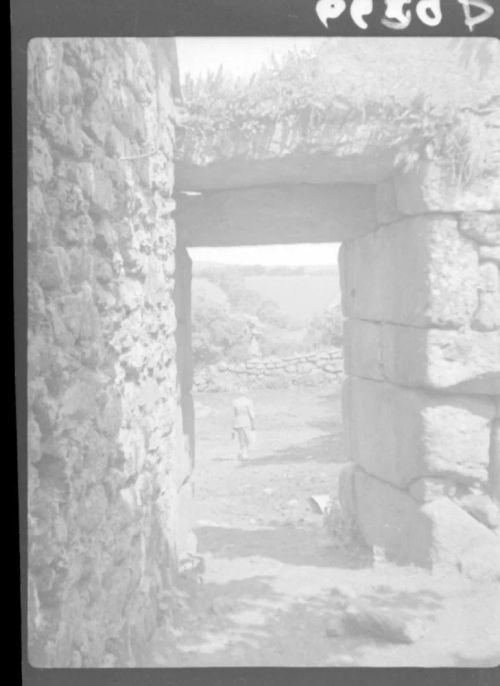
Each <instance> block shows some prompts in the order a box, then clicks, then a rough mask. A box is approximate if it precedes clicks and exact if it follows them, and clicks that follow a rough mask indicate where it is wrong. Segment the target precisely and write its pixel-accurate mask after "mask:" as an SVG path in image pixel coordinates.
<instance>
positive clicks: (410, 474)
mask: <svg viewBox="0 0 500 686" xmlns="http://www.w3.org/2000/svg"><path fill="white" fill-rule="evenodd" d="M348 385H349V390H348V392H347V393H346V395H345V402H346V403H347V407H346V408H345V410H344V414H345V413H348V414H349V438H350V453H351V459H352V460H354V462H355V463H356V464H358V465H359V466H360V467H362V468H363V469H364V470H365V471H366V472H368V473H369V474H372V475H374V476H377V477H378V478H380V479H383V480H385V481H387V482H389V483H392V484H394V485H395V486H399V487H407V486H409V484H411V482H412V481H414V480H416V479H418V478H421V477H424V476H453V478H454V479H455V480H459V481H464V482H466V483H468V482H474V481H478V482H483V483H484V482H486V481H487V479H488V462H489V450H490V425H491V420H492V419H493V416H494V412H495V410H494V403H493V401H492V400H488V399H486V398H483V397H481V398H479V397H477V398H472V397H467V396H460V395H451V394H450V395H444V394H442V395H438V394H435V393H427V392H423V391H416V390H409V389H404V388H400V387H397V386H393V385H392V384H388V383H383V382H376V381H368V380H365V379H357V378H351V379H350V380H349V384H348Z"/></svg>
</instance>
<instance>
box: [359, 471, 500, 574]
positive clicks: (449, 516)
mask: <svg viewBox="0 0 500 686" xmlns="http://www.w3.org/2000/svg"><path fill="white" fill-rule="evenodd" d="M355 479H356V507H357V513H358V524H359V526H360V529H361V532H362V534H363V536H364V538H365V540H366V541H367V543H368V544H369V545H372V546H378V547H381V548H382V549H384V551H385V553H386V555H387V557H388V559H392V560H394V561H396V562H398V563H402V564H406V563H414V564H417V565H420V566H424V567H432V568H441V569H446V568H447V569H450V570H453V569H458V568H459V566H460V564H461V561H462V560H465V555H466V554H467V553H468V551H469V550H470V549H471V547H472V546H475V545H478V546H479V545H480V546H483V545H484V546H487V547H492V548H494V547H495V546H496V542H497V536H496V535H495V534H494V533H493V532H492V531H490V530H489V529H488V528H487V527H485V526H484V525H483V524H481V523H480V522H478V521H477V520H475V519H474V518H472V517H470V516H469V515H468V514H467V513H466V512H465V511H464V510H462V509H461V508H460V507H459V506H458V505H456V504H454V503H453V502H452V501H451V500H449V499H448V498H445V497H443V498H438V499H436V500H433V501H432V502H428V503H426V504H424V505H419V504H418V503H416V502H415V500H414V499H413V498H412V497H411V496H410V495H409V494H408V493H407V492H405V491H402V490H400V489H398V488H395V487H394V486H391V485H390V484H388V483H385V482H383V481H381V480H379V479H376V478H374V477H372V476H369V475H368V474H366V472H364V471H362V470H359V469H358V470H357V471H356V477H355Z"/></svg>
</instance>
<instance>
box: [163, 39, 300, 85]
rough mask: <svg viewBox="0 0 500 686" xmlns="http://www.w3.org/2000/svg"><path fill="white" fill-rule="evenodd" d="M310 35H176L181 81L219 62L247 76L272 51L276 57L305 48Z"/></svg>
mask: <svg viewBox="0 0 500 686" xmlns="http://www.w3.org/2000/svg"><path fill="white" fill-rule="evenodd" d="M311 40H313V39H311V38H288V37H280V38H277V37H275V38H260V37H259V38H257V37H255V38H252V37H250V38H248V37H245V38H241V37H225V38H221V37H218V36H213V37H211V38H180V37H178V38H176V40H175V43H176V46H177V57H178V61H179V72H180V77H181V81H183V80H184V77H185V75H186V74H188V73H189V74H191V75H192V76H198V75H202V74H204V73H205V72H207V71H217V70H218V69H219V67H220V66H221V65H223V67H224V70H225V71H227V72H229V73H230V74H234V75H241V76H248V75H250V74H251V73H252V72H254V71H256V70H257V69H258V68H259V67H260V66H261V65H262V64H263V63H264V62H267V61H268V59H269V58H270V57H271V55H272V54H273V53H274V54H275V55H276V57H279V56H281V55H283V54H285V53H286V52H288V51H289V50H291V49H294V48H299V49H300V48H306V47H307V46H308V45H310V43H311Z"/></svg>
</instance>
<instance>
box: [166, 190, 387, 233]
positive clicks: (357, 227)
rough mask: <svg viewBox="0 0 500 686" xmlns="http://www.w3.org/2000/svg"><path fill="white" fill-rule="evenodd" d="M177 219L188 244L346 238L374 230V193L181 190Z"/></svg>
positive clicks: (178, 199) (363, 191) (180, 231)
mask: <svg viewBox="0 0 500 686" xmlns="http://www.w3.org/2000/svg"><path fill="white" fill-rule="evenodd" d="M176 221H177V225H178V227H179V234H180V236H182V240H183V242H184V243H185V244H186V245H189V246H204V245H208V246H214V245H245V244H251V245H262V244H264V245H265V244H266V243H269V242H270V241H272V242H273V243H300V242H301V241H307V242H310V241H313V242H317V243H321V242H323V243H327V242H331V241H343V240H350V239H352V238H356V237H357V236H363V235H365V234H367V233H369V232H371V231H374V230H375V228H376V218H375V192H374V190H373V188H372V187H371V186H367V185H349V184H342V185H339V186H334V185H319V184H315V185H312V184H294V185H288V186H287V185H285V186H276V187H273V186H271V185H267V186H263V187H262V188H251V189H248V190H243V189H231V190H228V191H219V192H212V193H203V194H200V195H195V196H190V195H179V196H178V198H177V213H176Z"/></svg>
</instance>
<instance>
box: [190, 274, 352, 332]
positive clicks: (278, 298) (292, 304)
mask: <svg viewBox="0 0 500 686" xmlns="http://www.w3.org/2000/svg"><path fill="white" fill-rule="evenodd" d="M217 272H219V273H221V272H222V273H226V274H228V273H233V274H234V273H238V275H239V276H240V277H242V278H243V280H244V284H245V287H246V288H248V289H249V290H251V291H254V292H256V293H257V294H258V295H259V296H260V297H261V298H262V299H263V300H272V301H274V302H275V303H276V304H277V305H278V307H279V308H280V309H281V310H282V311H283V312H284V313H285V314H287V315H289V316H290V317H292V318H293V319H295V320H299V321H301V322H303V323H304V325H305V324H306V323H307V322H308V320H309V319H311V317H313V316H314V315H316V314H319V313H320V312H322V311H323V310H324V309H325V307H326V306H327V305H330V304H336V303H338V302H340V284H339V276H338V272H337V270H336V268H334V267H331V266H323V265H315V266H309V265H308V266H302V267H295V266H294V267H288V266H282V265H276V266H263V265H237V266H236V265H227V264H218V263H209V262H198V263H195V264H194V276H195V277H197V278H200V277H201V278H203V279H206V278H210V275H213V274H214V273H217Z"/></svg>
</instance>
